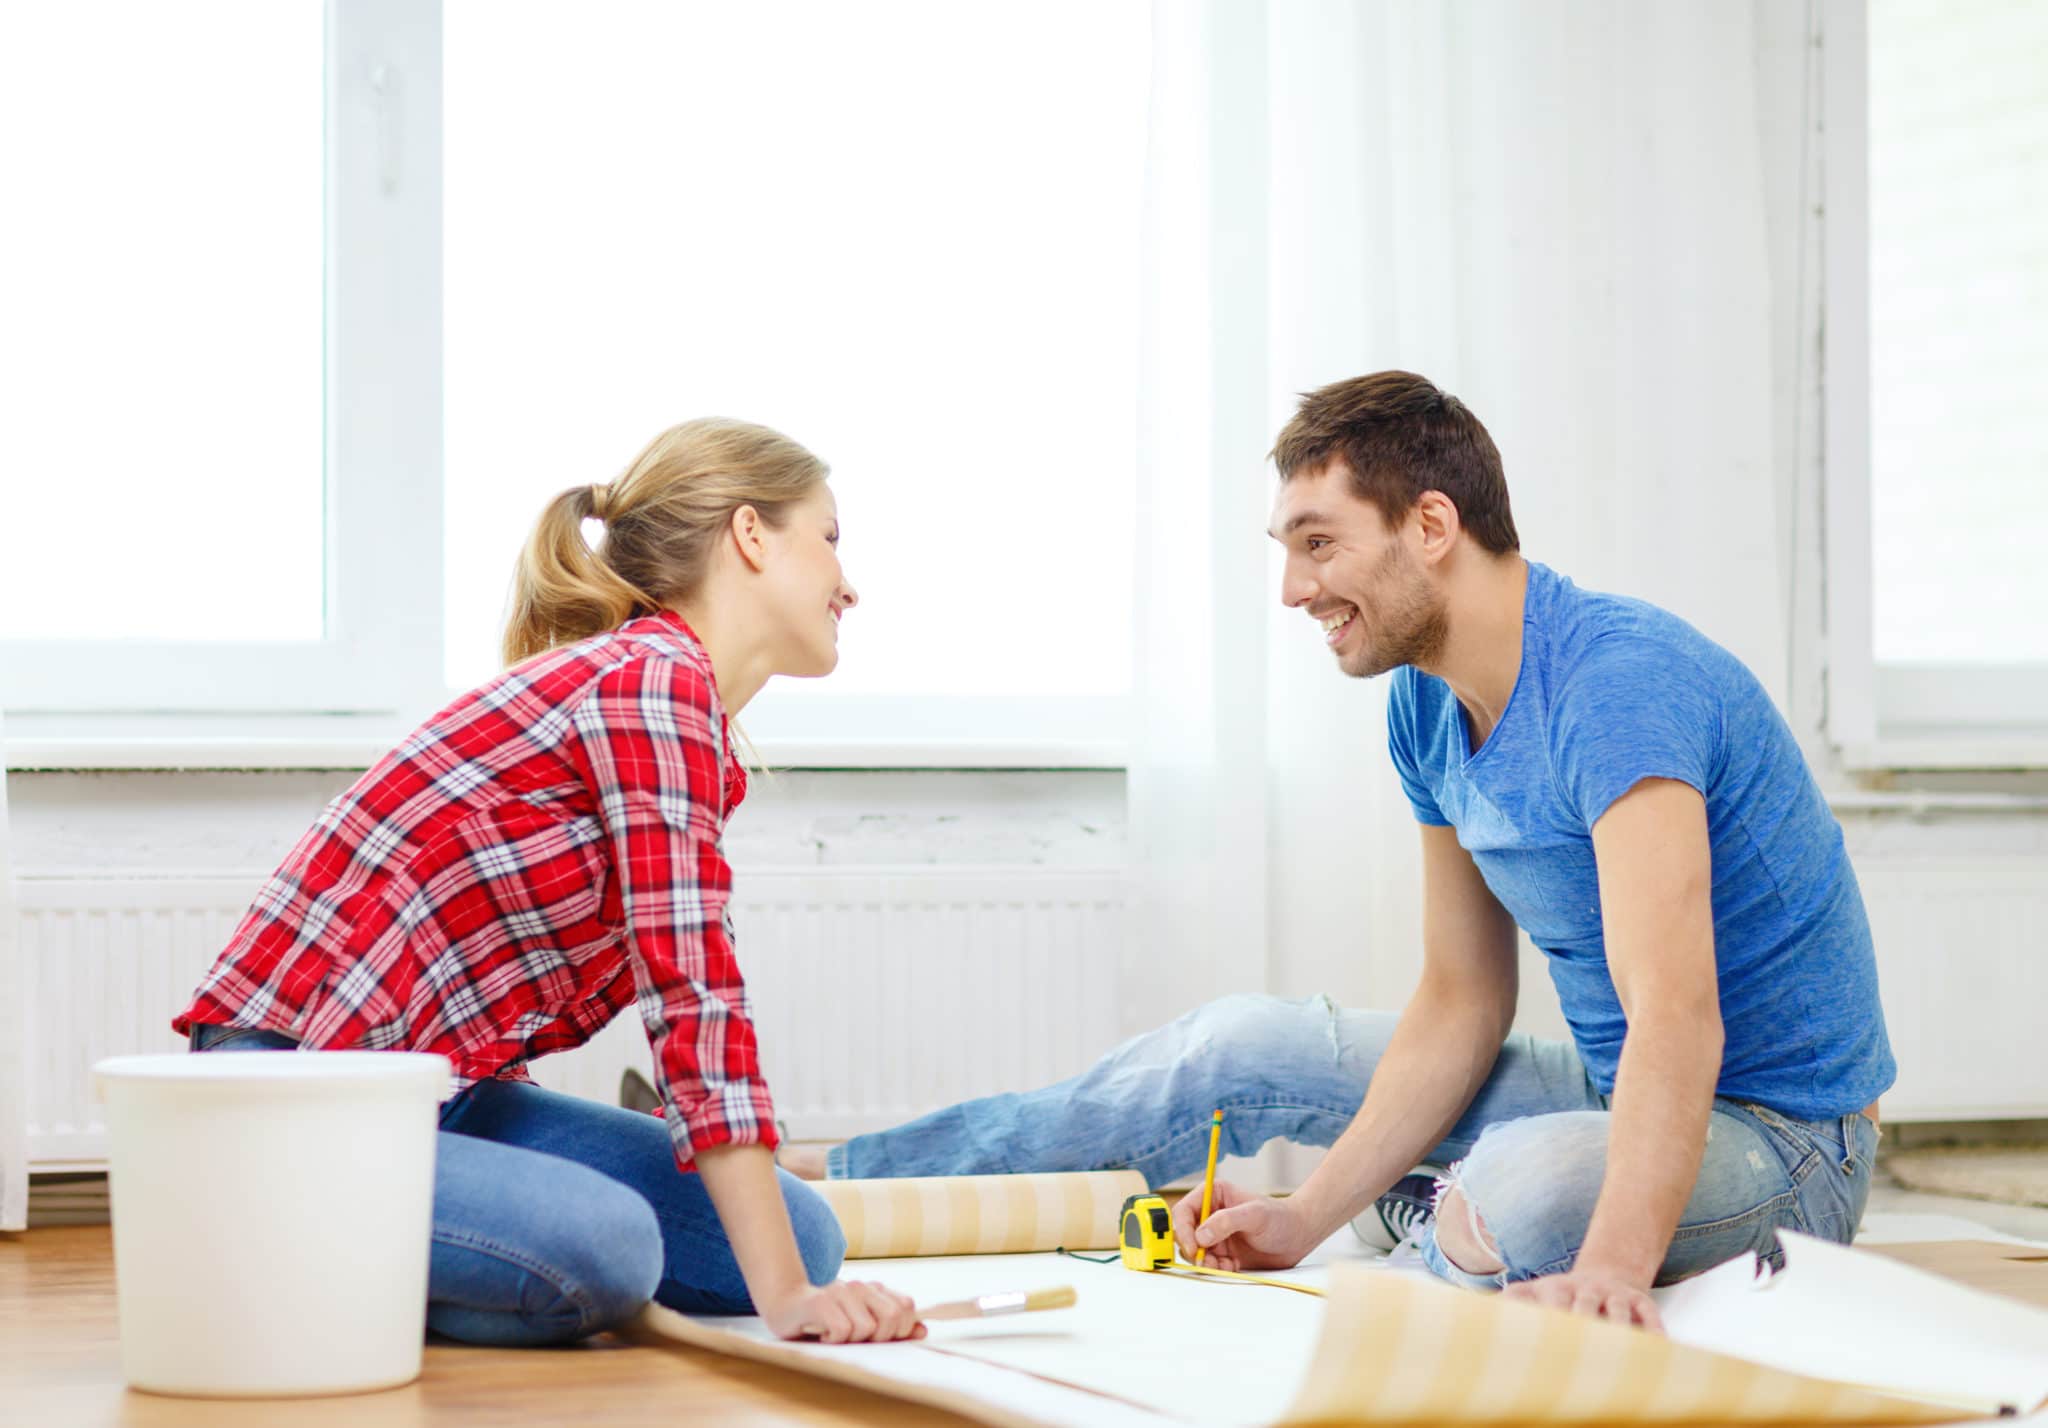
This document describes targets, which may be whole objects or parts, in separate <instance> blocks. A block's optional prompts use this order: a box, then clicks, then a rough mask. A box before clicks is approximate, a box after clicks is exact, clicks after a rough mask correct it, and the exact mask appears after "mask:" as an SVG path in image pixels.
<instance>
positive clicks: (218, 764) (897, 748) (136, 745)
mask: <svg viewBox="0 0 2048 1428" xmlns="http://www.w3.org/2000/svg"><path fill="white" fill-rule="evenodd" d="M411 731H412V725H411V724H409V723H406V724H401V723H399V722H397V721H392V720H386V719H378V718H370V717H358V716H350V715H340V714H336V715H281V716H268V717H264V718H262V719H251V718H248V717H240V718H235V719H232V720H230V719H227V718H224V717H219V716H213V717H209V716H203V715H158V716H146V715H72V716H58V715H29V714H24V715H16V716H13V717H11V718H9V719H8V720H7V722H6V724H5V726H4V729H0V736H4V745H5V756H6V766H7V768H8V769H9V770H14V771H20V772H53V771H71V770H79V771H114V770H129V771H136V770H145V769H147V770H175V771H191V772H199V771H228V770H342V771H355V770H361V769H367V768H369V767H370V766H371V765H372V764H374V763H375V762H376V761H377V760H378V759H380V758H382V757H383V756H384V755H385V754H386V753H387V752H389V751H390V749H391V748H392V747H393V746H395V745H396V744H397V743H398V742H399V740H401V739H403V738H404V737H405V736H406V735H407V734H408V733H410V732H411ZM755 748H756V751H757V752H758V754H759V756H760V758H761V760H762V762H764V763H765V764H767V765H768V766H769V767H770V768H776V769H875V770H881V769H1121V768H1123V767H1124V766H1125V764H1126V762H1127V760H1128V755H1129V751H1128V749H1127V748H1126V747H1125V746H1124V745H1123V744H1122V743H1120V742H1117V741H1113V740H1102V739H1095V740H1090V739H1081V738H1073V739H1061V738H1045V739H1002V738H997V739H944V738H912V739H898V740H886V739H838V740H827V739H794V738H762V739H757V740H755Z"/></svg>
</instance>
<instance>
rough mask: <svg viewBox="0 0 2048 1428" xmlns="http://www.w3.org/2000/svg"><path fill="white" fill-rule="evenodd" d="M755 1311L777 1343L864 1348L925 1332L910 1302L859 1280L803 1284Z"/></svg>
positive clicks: (917, 1336)
mask: <svg viewBox="0 0 2048 1428" xmlns="http://www.w3.org/2000/svg"><path fill="white" fill-rule="evenodd" d="M754 1307H755V1308H756V1309H758V1310H759V1311H760V1313H761V1319H762V1321H763V1322H764V1323H766V1324H767V1325H768V1327H769V1328H770V1329H772V1330H774V1331H775V1336H776V1337H777V1338H779V1339H818V1340H821V1341H822V1342H824V1343H827V1344H868V1343H886V1342H888V1341H890V1340H893V1339H922V1338H923V1337H924V1334H925V1329H924V1325H923V1324H921V1323H919V1322H918V1318H917V1306H916V1305H915V1304H914V1303H912V1302H911V1301H910V1300H908V1299H906V1298H904V1297H903V1296H902V1295H901V1294H898V1293H897V1292H896V1291H895V1290H893V1289H885V1288H883V1287H882V1286H881V1285H879V1284H870V1283H867V1282H866V1281H862V1280H851V1279H841V1280H835V1281H834V1282H833V1283H831V1284H826V1285H819V1286H815V1287H814V1286H809V1285H807V1286H805V1287H804V1288H803V1289H801V1290H799V1291H797V1292H796V1293H794V1294H790V1295H788V1296H786V1297H784V1298H782V1299H780V1300H778V1301H776V1302H774V1303H772V1304H756V1305H755V1306H754Z"/></svg>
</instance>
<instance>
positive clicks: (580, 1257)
mask: <svg viewBox="0 0 2048 1428" xmlns="http://www.w3.org/2000/svg"><path fill="white" fill-rule="evenodd" d="M598 1178H599V1179H601V1180H603V1181H604V1186H603V1188H602V1189H601V1190H600V1191H599V1193H597V1194H595V1195H594V1196H592V1197H591V1199H590V1200H589V1201H588V1202H586V1203H585V1204H584V1205H582V1206H579V1207H578V1213H577V1215H576V1218H575V1221H574V1223H575V1225H576V1232H575V1246H574V1248H573V1249H570V1250H568V1252H567V1253H566V1254H565V1255H564V1264H563V1269H564V1272H565V1279H566V1284H565V1286H564V1289H565V1292H566V1297H568V1298H570V1299H572V1300H574V1301H577V1302H578V1303H579V1305H580V1308H581V1310H582V1324H581V1327H580V1328H579V1329H578V1331H577V1333H576V1337H578V1338H581V1337H583V1336H584V1335H586V1334H595V1333H600V1332H602V1331H603V1330H606V1329H611V1328H616V1327H617V1326H618V1325H620V1324H622V1323H624V1322H625V1321H626V1320H628V1319H630V1318H632V1317H633V1315H634V1314H636V1313H638V1312H639V1311H640V1309H641V1307H642V1306H643V1305H645V1304H646V1303H647V1301H648V1300H650V1299H652V1298H653V1297H654V1289H655V1286H656V1285H657V1284H659V1283H660V1282H661V1274H662V1265H663V1261H664V1258H665V1251H664V1247H663V1244H662V1237H661V1223H660V1221H659V1220H658V1219H657V1218H656V1217H655V1214H654V1207H653V1206H652V1205H650V1204H648V1203H647V1201H646V1200H645V1199H644V1198H643V1197H642V1196H641V1195H640V1194H639V1193H638V1192H637V1191H635V1190H633V1189H632V1188H631V1187H629V1186H625V1185H621V1184H619V1183H618V1182H617V1181H615V1180H610V1179H607V1178H605V1177H602V1176H600V1177H598Z"/></svg>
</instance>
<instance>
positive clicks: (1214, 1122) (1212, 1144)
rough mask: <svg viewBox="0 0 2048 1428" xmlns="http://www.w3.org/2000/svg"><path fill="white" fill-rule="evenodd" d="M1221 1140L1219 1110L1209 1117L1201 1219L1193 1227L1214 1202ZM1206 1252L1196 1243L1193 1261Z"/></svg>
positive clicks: (1207, 1213)
mask: <svg viewBox="0 0 2048 1428" xmlns="http://www.w3.org/2000/svg"><path fill="white" fill-rule="evenodd" d="M1222 1140H1223V1112H1222V1111H1220V1110H1219V1111H1217V1112H1216V1114H1215V1115H1213V1116H1211V1117H1209V1171H1208V1174H1206V1175H1204V1176H1203V1177H1202V1219H1201V1220H1197V1221H1195V1228H1197V1229H1200V1228H1201V1226H1202V1220H1206V1219H1208V1218H1209V1211H1210V1210H1211V1209H1213V1208H1214V1207H1215V1204H1216V1147H1217V1145H1218V1144H1220V1143H1221V1142H1222ZM1207 1253H1208V1251H1207V1250H1205V1249H1203V1248H1201V1247H1200V1246H1199V1245H1197V1246H1196V1247H1195V1263H1196V1264H1200V1263H1201V1262H1202V1257H1203V1256H1204V1255H1205V1254H1207Z"/></svg>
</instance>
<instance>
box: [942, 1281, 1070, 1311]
mask: <svg viewBox="0 0 2048 1428" xmlns="http://www.w3.org/2000/svg"><path fill="white" fill-rule="evenodd" d="M1075 1297H1076V1296H1075V1294H1074V1287H1073V1286H1072V1285H1070V1284H1062V1285H1060V1286H1059V1287H1058V1288H1057V1289H1034V1290H1032V1291H1031V1292H1030V1293H1029V1294H1025V1293H1022V1292H1018V1293H1014V1294H984V1295H982V1296H981V1298H979V1299H956V1300H954V1301H953V1302H952V1303H950V1304H934V1305H932V1307H931V1308H929V1309H920V1310H918V1311H917V1317H918V1318H920V1319H993V1318H995V1317H996V1316H997V1315H1000V1314H1031V1313H1035V1312H1036V1311H1038V1310H1040V1309H1071V1308H1073V1307H1074V1300H1075Z"/></svg>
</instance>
